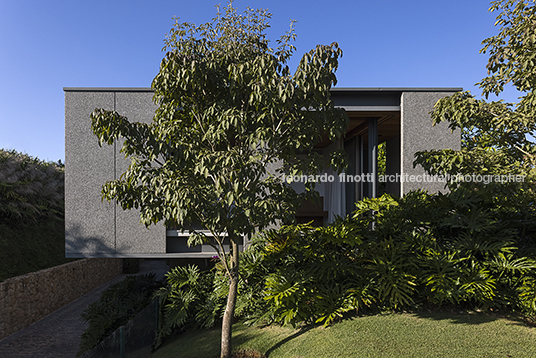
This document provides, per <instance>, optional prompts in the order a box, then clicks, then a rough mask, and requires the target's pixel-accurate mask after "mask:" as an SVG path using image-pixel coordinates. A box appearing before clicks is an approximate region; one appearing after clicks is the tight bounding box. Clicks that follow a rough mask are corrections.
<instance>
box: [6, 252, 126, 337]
mask: <svg viewBox="0 0 536 358" xmlns="http://www.w3.org/2000/svg"><path fill="white" fill-rule="evenodd" d="M122 268H123V266H122V260H121V259H117V258H98V259H83V260H78V261H73V262H69V263H67V264H63V265H60V266H55V267H51V268H48V269H44V270H41V271H37V272H32V273H29V274H26V275H22V276H17V277H12V278H10V279H7V280H5V281H3V282H0V339H2V338H4V337H6V336H8V335H10V334H12V333H14V332H17V331H18V330H21V329H23V328H25V327H28V326H29V325H31V324H32V323H34V322H37V321H38V320H40V319H41V318H43V317H45V316H46V315H48V314H50V313H52V312H54V311H55V310H57V309H59V308H61V307H63V306H64V305H66V304H68V303H69V302H71V301H73V300H75V299H77V298H79V297H81V296H83V295H85V294H86V293H88V292H89V291H91V290H93V289H94V288H97V287H99V286H100V285H102V284H104V283H106V282H108V281H109V280H111V279H112V278H114V277H116V276H117V275H120V274H121V272H122Z"/></svg>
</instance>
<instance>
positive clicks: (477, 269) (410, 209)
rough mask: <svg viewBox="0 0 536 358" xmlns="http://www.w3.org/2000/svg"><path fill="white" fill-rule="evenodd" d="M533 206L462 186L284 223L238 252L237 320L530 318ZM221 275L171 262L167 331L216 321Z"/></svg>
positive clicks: (535, 231) (535, 267)
mask: <svg viewBox="0 0 536 358" xmlns="http://www.w3.org/2000/svg"><path fill="white" fill-rule="evenodd" d="M535 219H536V213H535V212H534V211H533V210H532V211H531V210H526V211H515V210H512V209H511V208H508V207H497V206H496V205H495V204H494V203H493V202H489V201H487V200H486V198H485V197H482V196H481V195H480V194H479V193H477V192H470V191H467V190H465V189H463V188H460V189H458V190H455V191H453V192H451V193H449V194H436V195H429V194H426V193H424V192H413V193H410V194H408V195H407V196H405V197H404V198H401V199H394V198H392V197H390V196H388V195H384V196H382V197H381V198H378V199H365V200H363V201H361V202H358V203H357V210H356V211H355V212H354V214H353V216H351V217H347V218H345V219H342V218H339V219H338V220H337V221H336V222H335V223H333V224H331V225H328V226H326V227H319V228H315V227H312V226H310V225H288V226H283V227H281V228H280V229H278V230H269V231H265V232H263V233H261V234H260V235H259V236H257V237H256V238H255V239H254V240H253V242H252V245H251V246H250V247H249V248H248V249H247V250H245V251H244V252H243V253H242V256H241V270H240V284H239V292H240V295H239V297H238V300H237V314H236V316H237V317H239V318H241V319H242V320H244V322H246V323H252V324H259V323H260V324H272V323H281V324H293V325H299V324H304V323H306V324H324V325H329V324H331V323H333V322H335V321H337V320H339V319H341V318H342V317H344V316H345V315H349V314H355V313H358V312H360V313H366V312H376V311H378V310H415V309H420V308H427V309H437V308H440V307H445V306H448V307H458V308H461V309H482V310H502V311H503V312H517V313H520V314H522V315H524V316H525V317H526V318H527V319H529V320H531V321H532V322H536V321H535V319H536V245H535V243H536V242H535V241H536V220H535ZM226 285H227V281H226V280H225V276H224V275H223V274H222V273H221V268H220V269H218V267H216V268H215V269H214V270H212V271H209V272H205V273H203V272H200V271H198V270H197V269H195V268H193V267H190V268H178V269H175V270H174V271H173V273H171V274H169V275H168V285H167V287H166V288H165V289H162V291H161V293H162V294H163V295H162V294H161V297H162V298H165V299H166V300H167V301H165V302H167V304H164V306H165V307H166V309H165V311H164V316H166V318H165V322H166V324H165V327H166V329H167V331H166V332H163V335H162V337H164V336H166V335H168V334H170V333H171V332H172V331H173V327H181V329H187V328H188V327H192V326H201V327H211V326H212V325H213V324H214V323H215V322H217V321H218V320H219V319H221V315H222V308H223V295H222V292H226V291H225V286H226Z"/></svg>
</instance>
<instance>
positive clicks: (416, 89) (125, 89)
mask: <svg viewBox="0 0 536 358" xmlns="http://www.w3.org/2000/svg"><path fill="white" fill-rule="evenodd" d="M63 90H64V91H65V92H152V91H153V90H152V88H151V87H63ZM331 91H332V92H460V91H463V88H462V87H333V88H332V89H331Z"/></svg>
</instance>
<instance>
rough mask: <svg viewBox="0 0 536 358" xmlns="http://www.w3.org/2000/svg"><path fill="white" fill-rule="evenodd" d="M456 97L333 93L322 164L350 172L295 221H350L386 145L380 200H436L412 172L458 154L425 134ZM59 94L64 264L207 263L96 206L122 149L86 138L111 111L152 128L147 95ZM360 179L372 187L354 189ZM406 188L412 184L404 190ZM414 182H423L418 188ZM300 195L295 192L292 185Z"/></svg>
mask: <svg viewBox="0 0 536 358" xmlns="http://www.w3.org/2000/svg"><path fill="white" fill-rule="evenodd" d="M461 90H462V89H461V88H334V89H332V100H333V101H334V103H335V105H336V106H338V107H342V108H344V109H345V110H346V112H347V113H348V116H349V118H350V123H349V126H348V128H347V132H346V135H345V136H344V137H343V138H341V139H340V140H339V141H338V142H335V143H332V142H329V141H324V142H322V143H319V144H318V145H317V147H316V148H315V149H316V150H318V151H320V152H321V153H324V154H326V155H327V154H329V152H331V151H333V150H335V149H337V148H344V150H345V151H346V152H347V153H348V156H349V159H350V163H349V166H348V169H347V170H346V173H345V176H344V179H343V180H341V179H342V178H341V177H338V176H337V175H336V174H335V173H332V172H326V173H324V174H325V177H326V178H331V179H334V180H324V181H321V182H320V183H319V184H318V186H317V190H318V192H319V193H320V196H321V198H322V203H320V204H318V205H311V206H309V207H304V208H303V210H301V211H300V212H299V213H298V215H297V219H298V221H302V222H303V221H309V220H315V221H316V222H319V223H322V222H329V221H331V220H333V218H334V217H335V216H336V215H346V214H347V213H350V212H351V211H353V208H354V203H355V202H356V201H357V200H359V199H361V198H363V197H365V196H368V197H374V196H376V193H377V185H378V176H377V164H376V163H377V155H378V154H377V150H378V144H380V143H383V142H385V150H386V173H385V174H386V177H390V178H391V179H395V180H389V181H387V182H386V184H385V190H386V192H388V193H392V194H395V195H399V196H400V195H404V194H405V193H407V192H409V191H411V190H415V189H425V190H428V191H429V192H437V191H440V190H442V189H443V188H444V183H441V182H428V181H426V180H422V179H423V174H424V171H423V169H422V168H420V167H416V168H414V167H413V160H414V154H415V153H416V152H418V151H422V150H429V149H445V148H451V149H459V148H460V133H459V131H458V132H451V131H450V129H449V128H448V126H447V124H446V123H441V124H440V125H437V126H432V122H431V119H430V115H429V112H430V111H431V110H432V108H433V106H434V104H435V103H436V101H437V100H438V99H440V98H442V97H445V96H448V95H451V94H452V93H454V92H457V91H461ZM64 91H65V165H66V166H65V229H66V231H65V254H66V257H125V258H126V257H139V258H210V257H211V256H212V255H214V254H215V252H214V251H213V249H212V248H211V247H210V246H208V245H203V246H198V247H195V248H188V247H187V245H186V236H187V233H181V232H180V231H177V230H167V229H166V228H165V227H164V225H163V224H158V225H156V226H151V227H150V228H146V227H145V226H143V225H142V224H140V220H139V213H138V212H137V211H136V210H129V211H124V210H122V209H121V207H119V206H117V205H115V204H114V203H108V202H106V201H103V200H102V199H101V189H102V185H103V184H104V183H105V182H106V181H109V180H113V179H117V178H119V176H120V175H121V174H122V173H123V172H124V171H126V169H127V168H128V164H129V161H127V160H126V159H125V158H124V156H123V154H122V153H120V152H119V150H120V145H117V144H114V145H113V146H108V145H106V146H103V147H100V146H99V145H98V140H97V138H96V137H95V136H94V135H93V133H92V131H91V120H90V114H91V113H92V112H93V111H94V110H95V108H105V109H109V110H116V111H117V112H119V113H121V114H122V115H124V116H126V117H128V119H129V120H130V121H137V122H149V121H151V119H152V117H153V115H154V111H155V109H156V106H155V104H154V103H153V101H152V96H153V93H152V91H151V89H149V88H64ZM365 174H368V178H369V179H371V180H361V179H362V178H365ZM411 179H413V180H411ZM419 179H421V180H419ZM291 185H293V186H294V188H295V189H296V190H302V188H301V186H303V184H302V183H299V182H296V183H292V184H291Z"/></svg>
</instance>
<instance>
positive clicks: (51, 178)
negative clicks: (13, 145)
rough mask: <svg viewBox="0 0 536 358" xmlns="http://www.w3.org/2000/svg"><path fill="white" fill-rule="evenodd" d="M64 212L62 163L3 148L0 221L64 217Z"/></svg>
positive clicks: (0, 179)
mask: <svg viewBox="0 0 536 358" xmlns="http://www.w3.org/2000/svg"><path fill="white" fill-rule="evenodd" d="M63 212H64V168H63V165H61V163H52V162H46V161H43V160H40V159H38V158H34V157H31V156H29V155H26V154H22V153H18V152H16V151H14V150H11V151H7V150H4V149H0V220H2V221H4V220H6V221H8V220H22V219H23V220H36V219H38V218H40V217H50V216H57V217H62V216H63Z"/></svg>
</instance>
